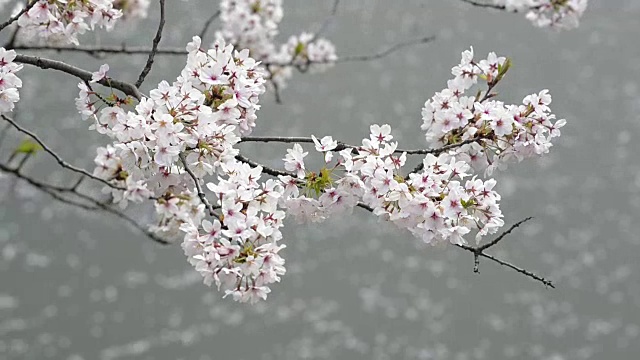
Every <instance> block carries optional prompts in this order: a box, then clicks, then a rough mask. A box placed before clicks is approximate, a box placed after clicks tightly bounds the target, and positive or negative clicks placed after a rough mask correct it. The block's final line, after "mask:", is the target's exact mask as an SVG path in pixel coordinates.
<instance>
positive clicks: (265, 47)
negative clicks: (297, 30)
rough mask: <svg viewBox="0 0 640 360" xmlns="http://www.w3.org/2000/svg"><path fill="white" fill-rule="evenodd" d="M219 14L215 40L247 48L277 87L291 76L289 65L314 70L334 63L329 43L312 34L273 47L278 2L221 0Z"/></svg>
mask: <svg viewBox="0 0 640 360" xmlns="http://www.w3.org/2000/svg"><path fill="white" fill-rule="evenodd" d="M220 11H221V13H220V19H221V21H222V28H221V30H220V31H218V32H217V33H216V37H217V38H219V39H224V40H226V41H227V42H229V43H232V44H234V45H235V46H236V47H238V48H246V49H249V50H250V51H251V56H252V57H253V58H255V59H256V60H259V61H261V62H264V63H267V64H269V66H268V70H269V72H270V74H271V79H270V80H272V81H273V82H274V83H276V84H278V85H279V86H281V87H283V86H285V85H286V80H287V79H288V78H290V77H291V66H298V67H300V68H302V69H304V70H307V69H310V70H316V71H317V70H323V69H325V68H327V67H329V66H331V65H332V64H333V63H334V62H335V61H336V60H337V56H336V51H335V47H334V46H333V44H331V42H329V41H328V40H326V39H323V38H318V37H317V36H316V35H314V34H310V33H302V34H300V35H298V36H291V37H290V38H289V40H288V41H287V42H286V43H284V44H281V45H277V43H276V36H277V35H278V26H279V24H280V21H281V20H282V17H283V10H282V0H262V1H255V0H222V1H221V2H220Z"/></svg>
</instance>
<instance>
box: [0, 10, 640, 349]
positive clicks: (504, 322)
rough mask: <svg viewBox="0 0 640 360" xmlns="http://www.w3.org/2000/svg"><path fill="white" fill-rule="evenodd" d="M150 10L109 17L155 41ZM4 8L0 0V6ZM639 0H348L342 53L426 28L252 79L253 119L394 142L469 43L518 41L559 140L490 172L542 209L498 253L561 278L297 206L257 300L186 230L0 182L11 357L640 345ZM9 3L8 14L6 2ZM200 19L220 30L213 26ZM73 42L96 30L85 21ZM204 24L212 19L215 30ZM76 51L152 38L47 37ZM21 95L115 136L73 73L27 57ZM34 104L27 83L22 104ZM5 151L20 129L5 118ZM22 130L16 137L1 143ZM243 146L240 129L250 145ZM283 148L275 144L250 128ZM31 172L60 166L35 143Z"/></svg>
mask: <svg viewBox="0 0 640 360" xmlns="http://www.w3.org/2000/svg"><path fill="white" fill-rule="evenodd" d="M284 3H285V18H284V20H283V22H282V26H281V39H282V40H286V38H287V37H288V36H289V35H290V34H293V33H298V32H301V31H302V30H305V29H311V30H313V29H316V28H317V27H318V26H319V24H320V23H321V22H322V20H323V19H324V18H325V17H326V14H327V13H328V11H329V8H330V5H331V4H330V3H331V2H330V1H311V0H304V1H294V0H285V1H284ZM216 7H217V1H210V0H200V1H195V0H191V1H190V2H188V3H182V2H178V1H174V0H170V1H168V12H169V14H170V17H169V19H168V23H167V31H166V32H165V37H164V38H163V41H162V45H167V46H168V45H172V46H181V47H182V46H184V44H186V42H187V41H188V40H189V39H190V37H191V35H192V34H194V33H197V32H199V31H200V28H201V24H202V23H203V22H204V21H205V19H206V18H207V17H208V16H209V15H210V14H211V13H212V12H213V11H215V9H216ZM157 13H158V9H157V4H155V1H153V4H152V8H151V10H150V15H151V16H150V19H149V20H148V21H144V22H140V23H137V24H135V25H127V26H119V28H118V29H117V31H115V32H114V33H112V34H108V35H106V34H101V35H100V36H101V39H100V41H102V42H103V43H109V44H117V43H120V42H121V41H122V39H125V38H126V39H127V40H126V41H127V43H128V44H145V45H146V44H150V41H151V38H152V36H153V35H152V34H153V33H154V32H155V27H156V24H157ZM3 15H6V14H3ZM639 15H640V6H639V4H638V2H637V1H634V0H626V1H606V2H604V1H603V2H596V1H592V2H591V4H590V7H589V9H588V11H587V13H586V14H585V16H584V17H583V19H582V25H581V27H580V28H579V29H577V30H573V31H569V32H561V33H555V32H552V31H548V30H543V29H537V28H534V27H533V26H532V25H531V24H530V23H529V22H528V21H527V20H525V19H524V17H523V16H522V15H512V14H506V13H503V12H496V11H491V10H485V9H478V8H472V7H469V6H466V5H465V4H462V3H461V2H460V1H457V0H405V1H374V0H344V1H343V2H342V4H341V6H340V8H339V12H338V16H337V18H336V19H335V20H334V21H333V22H332V23H331V26H330V27H329V28H328V31H327V33H326V36H327V37H328V38H329V39H331V40H332V41H333V42H334V43H335V45H336V47H337V49H338V53H339V55H360V54H370V53H374V52H376V51H378V50H382V49H384V48H385V47H387V46H389V45H392V44H395V43H398V42H402V41H405V40H408V39H414V38H418V37H422V36H426V35H432V34H433V35H436V36H437V41H436V42H434V43H431V44H428V45H423V46H417V47H411V48H406V49H404V50H403V51H401V52H399V53H395V54H393V55H391V56H389V57H387V58H384V59H382V60H378V61H373V62H366V63H347V64H340V65H338V66H336V67H334V68H333V69H331V70H329V71H328V72H326V73H323V74H318V75H310V74H297V75H296V76H295V77H294V78H293V79H292V80H291V81H290V86H289V87H288V88H287V89H285V90H284V91H283V93H282V96H283V101H284V104H282V105H278V104H275V102H274V101H273V96H272V94H266V95H265V96H263V98H262V100H261V101H262V103H263V104H264V106H263V109H262V110H261V111H260V112H259V120H258V128H257V130H256V132H255V133H254V134H256V135H266V134H270V135H274V134H277V135H308V134H315V135H317V136H321V135H334V136H335V137H336V138H339V139H341V140H344V141H347V142H351V143H356V142H358V141H359V140H360V139H362V137H364V136H366V135H367V128H368V125H370V124H373V123H379V124H382V123H389V124H391V125H392V127H393V128H394V135H395V136H396V138H397V139H399V140H400V141H401V144H402V145H403V146H404V147H409V148H415V147H422V146H424V138H423V134H422V133H421V131H419V126H420V124H421V122H422V120H421V119H420V109H421V107H422V104H423V103H424V101H425V100H426V99H428V98H429V97H431V96H432V95H433V93H434V92H435V91H439V90H440V89H442V88H443V87H444V86H445V85H446V80H447V79H448V78H449V77H450V75H449V69H450V68H451V67H452V66H453V65H455V64H457V62H458V61H459V57H460V52H461V51H463V50H465V49H466V48H468V47H469V46H470V45H473V46H474V48H475V50H476V54H478V56H479V57H481V56H485V55H486V53H487V52H489V51H492V50H494V51H496V52H498V53H499V54H502V55H506V56H509V57H511V58H512V60H513V63H514V67H513V69H512V70H511V71H510V73H509V75H508V76H507V77H506V78H505V81H504V83H503V84H501V85H500V87H499V91H500V93H501V96H502V98H503V99H505V100H507V101H512V102H519V101H521V99H522V97H524V96H525V95H527V94H529V93H532V92H537V91H538V90H540V89H543V88H548V89H550V91H551V93H552V95H553V96H554V102H553V104H552V109H553V111H554V112H555V113H556V114H558V116H559V117H561V118H562V117H563V118H566V119H567V121H568V125H567V126H566V127H565V128H564V129H563V136H562V137H561V138H560V139H559V141H558V142H556V146H554V147H553V149H552V154H551V155H550V156H547V157H545V158H543V159H540V160H531V161H527V162H524V163H521V164H513V165H511V166H510V168H509V169H508V171H507V172H504V173H500V174H498V176H497V178H498V180H499V185H498V190H499V191H500V192H501V194H502V195H503V200H502V209H503V212H504V214H505V220H506V222H507V223H508V224H511V223H514V222H516V221H518V220H519V219H521V218H523V217H526V216H535V217H536V219H535V220H534V221H533V222H531V223H530V224H529V225H527V226H525V227H523V228H521V229H519V230H518V231H517V232H516V233H515V234H514V235H513V236H511V237H510V238H509V239H508V240H507V241H504V242H503V243H502V244H501V245H500V246H499V249H495V250H494V253H495V254H496V255H500V256H502V257H504V258H506V259H509V260H510V261H513V262H514V263H516V264H518V265H521V266H524V267H526V268H528V269H530V270H533V271H535V272H537V273H540V274H541V275H543V276H546V277H549V278H551V279H552V280H554V281H555V283H556V285H557V287H558V288H557V289H556V290H552V289H546V288H545V287H544V286H543V285H541V284H539V283H536V282H534V281H532V280H530V279H528V278H525V277H523V276H521V275H520V274H517V273H514V272H512V271H509V270H507V269H504V268H500V267H498V266H496V265H494V264H491V263H488V262H482V263H481V264H480V274H479V275H477V274H474V273H473V271H472V269H473V259H472V256H471V255H470V254H468V253H466V252H461V251H458V250H456V249H453V248H428V247H423V246H419V245H416V244H417V243H418V241H417V240H416V239H414V238H412V237H411V236H410V235H409V234H406V233H403V232H401V231H398V230H397V229H395V228H394V227H392V226H390V225H389V224H385V223H378V222H377V221H376V219H374V218H373V217H372V216H371V215H370V214H368V213H366V212H360V211H356V212H355V213H354V215H353V217H350V218H339V219H333V220H330V221H328V222H326V223H324V224H319V225H312V226H300V225H296V224H295V222H294V221H289V223H288V226H287V227H286V230H285V231H284V234H285V240H284V243H286V244H287V246H288V247H287V249H286V252H285V253H284V254H285V257H286V260H287V267H288V272H287V274H286V276H284V277H283V280H282V283H280V284H277V285H275V286H274V287H273V292H272V294H271V295H270V296H269V299H268V301H267V302H266V303H263V304H260V305H258V306H255V307H250V306H248V305H242V304H236V303H234V302H232V301H230V300H229V299H225V300H222V299H221V295H220V294H219V293H218V292H217V291H215V289H210V288H207V287H206V286H204V285H202V284H201V280H200V277H199V275H197V274H196V273H195V271H194V270H192V268H191V267H190V266H189V264H188V263H187V262H186V260H185V257H184V256H183V254H182V251H181V249H180V248H179V247H178V246H173V247H160V246H157V245H155V244H153V243H151V242H150V241H148V240H147V239H146V238H144V236H142V235H140V234H138V233H137V232H135V231H134V230H131V229H129V228H127V227H126V226H124V225H123V224H122V223H120V222H118V221H117V220H115V219H114V218H113V217H110V216H108V215H104V214H86V213H83V212H80V211H77V210H75V209H73V208H71V207H68V206H65V205H61V204H59V203H55V202H52V201H51V200H50V199H49V198H48V197H47V196H46V195H41V194H39V193H37V192H34V191H33V190H32V189H30V188H29V187H28V186H26V185H24V184H21V183H16V182H15V181H13V180H6V179H3V180H2V181H1V182H0V184H1V185H2V187H3V190H2V196H3V198H2V200H1V201H2V202H1V203H0V204H1V206H0V358H2V359H43V358H56V359H73V360H79V359H129V358H136V359H156V358H157V359H312V358H322V359H402V358H407V359H456V360H457V359H460V360H463V359H511V358H513V359H548V360H563V359H567V360H568V359H605V358H606V359H614V360H616V359H635V358H637V354H638V353H639V352H640V345H639V343H638V336H639V335H640V312H639V311H638V310H639V306H640V284H639V280H640V276H639V275H638V270H639V264H638V260H637V259H638V254H639V253H640V243H639V242H640V241H639V239H638V233H639V231H640V222H639V221H638V215H637V211H638V208H639V207H640V160H638V157H637V155H636V154H638V150H639V149H638V141H637V140H636V138H637V136H638V134H639V132H640V128H639V126H638V122H639V120H640V119H639V117H638V115H637V114H638V111H639V110H640V101H639V99H638V95H639V94H638V93H639V80H640V62H639V61H638V59H640V46H639V45H638V41H637V38H638V34H640V22H638V18H639ZM4 17H5V16H2V18H4ZM211 39H212V32H210V33H209V35H208V40H211ZM85 42H89V39H86V38H85ZM205 42H207V43H208V41H205ZM46 56H48V57H52V58H61V59H66V60H67V61H69V62H70V63H73V64H77V65H80V66H82V67H84V68H87V69H97V68H98V67H99V65H100V64H102V63H104V62H109V64H110V65H111V69H112V70H111V72H110V74H111V75H113V76H115V77H118V78H123V79H129V80H133V79H135V77H137V73H138V72H139V71H140V69H141V68H142V65H143V64H144V61H145V58H144V57H142V56H140V57H136V58H125V57H117V56H113V57H110V58H108V59H103V60H96V59H93V58H91V57H88V56H86V55H81V54H80V55H74V56H68V54H55V53H48V54H46ZM183 64H184V63H183V59H182V58H180V57H160V58H158V60H157V65H156V66H155V67H154V69H153V71H152V72H151V75H150V77H149V78H148V80H147V82H146V87H145V91H148V90H149V89H150V88H151V86H154V84H157V82H158V81H160V80H161V79H167V80H169V81H171V80H173V79H174V78H175V77H176V75H177V73H178V71H179V69H181V67H182V66H183ZM20 77H21V78H23V80H24V82H25V84H24V88H23V89H22V91H21V94H22V100H21V102H20V104H19V105H20V106H19V107H20V109H19V111H18V113H17V115H16V117H17V119H18V120H19V121H21V122H22V124H25V125H28V126H29V127H30V128H31V129H33V130H35V131H36V132H37V133H38V134H40V135H41V136H42V137H43V138H44V139H45V141H46V142H47V143H49V144H51V145H52V146H53V147H54V148H55V149H56V150H57V151H59V153H61V154H62V155H64V156H65V158H67V159H69V160H72V161H73V162H74V163H75V164H78V165H82V166H85V167H87V168H90V167H91V166H92V159H93V157H94V154H95V150H94V148H95V147H96V146H97V145H98V144H104V143H106V141H107V139H105V138H103V137H100V136H99V134H96V133H94V132H89V131H87V130H86V127H87V125H88V124H86V123H82V122H81V120H80V119H79V116H78V115H77V114H76V113H75V112H74V110H73V98H74V97H75V96H76V95H77V88H76V87H75V85H76V83H77V81H76V80H75V79H71V78H69V77H67V76H65V75H62V74H55V73H53V72H44V71H42V70H38V69H35V68H32V67H25V69H24V70H23V71H22V72H21V73H20ZM27 104H28V105H27ZM11 134H12V136H11V137H10V140H9V143H5V144H4V146H3V147H2V149H1V150H0V151H2V153H1V155H2V156H3V157H4V156H6V155H7V153H8V152H9V151H10V150H9V149H10V148H11V146H14V145H15V144H16V143H17V141H19V139H20V137H19V136H17V135H16V134H15V132H12V133H11ZM12 144H13V145H12ZM243 146H244V145H243ZM243 150H244V151H246V152H247V154H250V155H257V156H256V158H257V159H260V160H261V161H263V162H264V163H268V164H271V165H277V164H278V163H279V161H278V159H281V158H282V156H283V155H284V150H285V147H284V146H279V145H274V146H272V147H269V149H268V150H265V149H264V148H259V147H249V146H246V147H245V148H243ZM28 169H29V173H30V174H33V175H35V176H39V177H40V178H42V179H49V180H57V179H62V181H64V179H67V178H66V177H65V176H66V175H63V174H61V173H60V172H59V171H58V168H57V167H56V166H55V163H54V161H53V160H52V159H51V158H49V157H47V156H45V155H44V154H41V155H39V156H38V159H36V160H35V161H32V162H30V163H29V167H28Z"/></svg>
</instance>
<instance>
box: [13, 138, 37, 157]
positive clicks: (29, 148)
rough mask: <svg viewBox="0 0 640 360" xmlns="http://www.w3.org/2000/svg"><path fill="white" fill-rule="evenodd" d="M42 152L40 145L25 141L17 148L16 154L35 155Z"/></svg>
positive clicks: (29, 140)
mask: <svg viewBox="0 0 640 360" xmlns="http://www.w3.org/2000/svg"><path fill="white" fill-rule="evenodd" d="M40 150H42V146H40V145H39V144H38V143H36V142H34V141H32V140H31V139H24V140H22V142H21V143H20V145H18V147H17V148H16V153H21V154H35V153H36V152H38V151H40Z"/></svg>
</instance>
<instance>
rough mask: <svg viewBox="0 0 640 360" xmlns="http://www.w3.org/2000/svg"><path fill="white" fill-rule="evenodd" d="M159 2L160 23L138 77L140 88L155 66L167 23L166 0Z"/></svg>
mask: <svg viewBox="0 0 640 360" xmlns="http://www.w3.org/2000/svg"><path fill="white" fill-rule="evenodd" d="M159 2H160V24H159V25H158V30H157V31H156V36H155V37H154V38H153V43H152V46H151V52H150V53H149V57H148V58H147V63H146V64H145V66H144V68H143V69H142V72H141V73H140V76H139V77H138V81H136V87H137V88H140V86H142V83H144V79H145V78H146V77H147V75H149V72H150V71H151V67H152V66H153V59H154V57H155V56H156V52H157V51H158V44H160V40H162V30H163V29H164V23H165V9H164V0H159Z"/></svg>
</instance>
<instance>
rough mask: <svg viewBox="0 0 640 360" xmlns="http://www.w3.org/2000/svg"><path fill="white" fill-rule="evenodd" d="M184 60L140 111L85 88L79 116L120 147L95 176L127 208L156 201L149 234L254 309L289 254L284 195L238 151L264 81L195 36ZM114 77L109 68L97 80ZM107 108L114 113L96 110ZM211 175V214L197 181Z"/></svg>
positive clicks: (241, 58)
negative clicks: (172, 243) (177, 244)
mask: <svg viewBox="0 0 640 360" xmlns="http://www.w3.org/2000/svg"><path fill="white" fill-rule="evenodd" d="M187 51H188V57H187V63H186V66H185V68H184V69H183V70H182V72H181V74H180V76H179V77H178V79H177V80H176V81H175V82H174V83H173V84H169V83H168V82H166V81H163V82H161V83H160V84H159V85H158V87H157V88H155V89H153V90H151V91H150V93H149V97H148V98H143V99H141V100H140V102H139V103H138V104H137V105H136V106H135V109H134V111H125V110H124V108H125V107H126V106H127V105H128V104H129V102H130V101H129V100H128V99H119V98H118V97H117V96H115V95H111V96H106V97H104V96H99V94H97V93H96V92H94V91H93V90H92V88H91V86H90V85H91V84H90V83H88V84H87V83H81V84H80V85H79V87H80V95H79V97H78V98H77V99H76V105H77V107H78V111H79V112H80V113H81V114H82V116H83V118H85V119H89V118H92V119H93V120H94V125H92V127H93V128H94V129H96V130H97V131H98V132H100V133H102V134H106V135H108V136H109V137H111V138H112V139H114V143H113V144H112V145H109V146H107V147H101V148H99V149H98V156H97V157H96V159H95V162H96V165H97V166H96V169H95V171H94V174H95V175H96V176H98V177H100V178H102V179H105V180H109V181H111V182H112V183H113V185H114V187H115V188H114V187H106V188H105V189H106V191H109V192H111V194H112V195H113V200H114V202H119V203H120V204H121V205H124V206H126V204H127V202H128V201H135V202H139V201H142V200H144V199H149V198H152V199H154V200H155V209H156V214H157V222H156V223H155V224H154V225H153V226H152V227H151V230H152V231H155V232H156V233H158V234H159V235H161V236H163V237H164V238H179V237H183V238H184V242H183V248H184V249H185V253H186V254H187V256H188V257H189V261H190V262H191V263H192V264H193V265H194V267H195V268H196V270H197V271H199V272H200V273H201V274H202V275H203V277H204V281H205V283H206V284H208V285H211V284H214V283H215V284H216V285H217V287H218V288H219V289H222V290H224V291H225V293H226V294H228V295H231V296H232V297H233V298H234V299H236V300H238V301H249V302H255V301H257V300H258V299H261V298H262V299H264V298H266V295H267V294H268V293H269V292H270V289H269V287H268V285H269V284H270V283H273V282H275V281H279V279H280V275H282V274H284V272H285V269H284V267H283V264H284V260H283V259H282V258H281V257H280V255H278V252H279V251H280V250H281V249H282V248H283V247H284V246H283V245H279V244H278V241H279V240H280V239H281V238H282V235H281V233H280V231H279V228H280V227H281V226H282V220H283V219H284V212H283V211H282V210H278V200H279V198H280V196H281V194H282V192H283V187H282V186H281V184H280V182H279V181H277V180H273V179H272V180H267V181H265V182H259V179H260V177H261V174H262V168H260V167H257V168H251V167H249V165H247V164H244V163H240V162H238V161H237V160H236V159H235V156H236V155H237V154H238V150H237V149H235V148H234V145H235V144H236V143H237V142H238V141H240V137H239V136H240V135H245V134H249V133H251V131H252V130H253V127H254V126H255V120H256V111H257V110H258V109H259V108H260V106H259V105H258V97H259V95H261V94H262V93H264V91H265V87H264V83H265V81H266V80H265V79H264V77H263V74H262V70H261V69H260V68H259V67H258V63H257V62H256V61H255V60H254V59H252V58H251V57H249V56H248V55H249V50H242V51H235V50H234V48H233V46H232V45H226V44H225V43H224V41H218V42H216V43H215V44H214V45H213V47H212V48H211V49H209V50H208V51H205V50H203V49H201V40H200V38H198V37H194V39H193V41H192V42H191V43H189V44H188V46H187ZM107 71H108V67H107V66H102V67H101V69H100V70H99V71H97V72H95V73H94V76H93V79H92V81H99V80H101V79H102V78H105V77H107ZM100 103H107V106H105V107H103V108H101V109H99V108H98V107H99V106H100ZM207 176H211V177H214V176H217V179H218V181H217V182H208V183H207V187H208V189H210V190H211V192H212V194H213V195H215V198H216V200H215V201H214V204H215V205H210V204H209V206H207V203H206V202H205V201H204V200H203V199H202V196H204V193H201V192H200V191H201V190H200V189H199V188H198V187H196V188H195V189H194V181H197V182H198V184H200V183H201V182H204V181H205V177H207ZM123 189H125V190H123ZM214 206H215V209H214ZM214 210H219V211H221V213H220V214H216V213H214Z"/></svg>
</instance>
